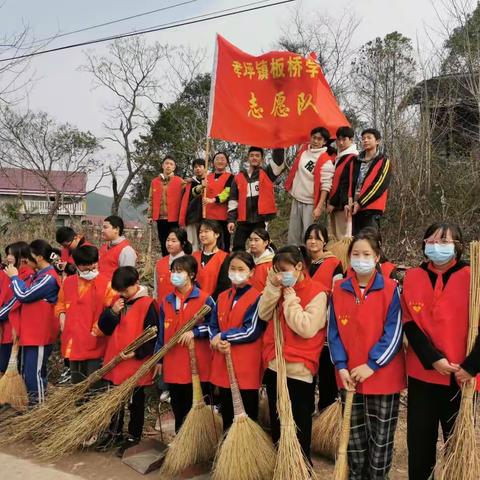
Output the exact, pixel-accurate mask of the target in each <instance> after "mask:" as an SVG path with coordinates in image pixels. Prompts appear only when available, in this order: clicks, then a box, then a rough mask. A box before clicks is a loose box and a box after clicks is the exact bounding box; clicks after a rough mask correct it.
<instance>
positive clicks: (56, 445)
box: [38, 305, 211, 460]
mask: <svg viewBox="0 0 480 480" xmlns="http://www.w3.org/2000/svg"><path fill="white" fill-rule="evenodd" d="M210 310H211V308H210V307H209V306H208V305H204V306H203V307H202V308H201V309H200V310H199V311H198V312H197V313H196V314H195V315H194V316H193V317H192V319H191V320H189V321H188V322H186V323H185V325H183V326H182V327H181V328H180V329H179V330H178V331H177V332H176V333H175V334H174V335H173V336H172V338H171V339H170V340H169V341H168V342H167V343H166V344H165V345H164V346H163V347H162V348H161V349H160V350H159V351H158V352H157V353H155V354H154V355H152V356H151V357H150V358H149V359H148V360H147V361H146V362H145V363H143V364H142V365H141V366H140V368H139V369H138V370H137V371H136V372H135V374H134V375H132V376H131V377H130V378H128V379H127V380H125V381H124V382H123V383H122V384H121V385H118V386H115V387H113V388H111V389H110V390H107V391H106V392H104V393H102V394H100V395H97V396H95V397H94V398H93V399H92V400H91V401H90V402H88V403H85V404H83V405H80V406H77V407H76V408H75V409H73V413H72V416H71V417H72V418H71V420H70V421H69V422H67V423H65V424H63V425H61V426H59V427H58V428H56V429H53V431H52V432H50V434H49V436H48V437H47V438H46V439H45V440H43V441H42V442H40V444H39V445H38V456H39V457H40V458H43V459H46V460H47V459H48V460H52V459H58V458H61V457H63V456H65V455H68V454H69V453H72V452H73V451H75V450H76V449H78V448H80V447H82V445H84V443H85V442H87V441H88V440H90V439H91V438H92V437H93V435H98V436H100V435H101V434H103V433H104V432H106V431H107V430H108V428H109V426H110V423H111V420H112V417H113V415H115V413H117V412H118V410H119V409H120V408H122V407H123V405H124V404H125V403H126V402H127V401H128V399H129V398H130V397H131V396H132V393H133V390H134V389H135V387H136V386H137V383H138V381H139V380H140V379H141V378H142V377H143V376H144V375H146V374H147V373H148V372H149V371H150V370H151V369H152V368H154V367H155V365H156V364H157V363H158V361H159V360H160V359H161V358H163V356H164V355H165V354H166V353H167V352H168V351H169V350H170V349H171V348H172V347H173V346H174V345H176V344H177V343H178V341H179V340H180V337H181V336H182V335H183V334H184V333H185V332H187V331H188V330H190V329H191V328H192V327H193V326H194V325H195V324H196V323H197V322H198V321H199V320H200V319H201V318H202V317H204V316H205V315H206V314H207V313H208V312H209V311H210Z"/></svg>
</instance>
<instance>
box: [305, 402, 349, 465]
mask: <svg viewBox="0 0 480 480" xmlns="http://www.w3.org/2000/svg"><path fill="white" fill-rule="evenodd" d="M341 429H342V402H341V401H340V399H337V401H335V402H334V403H332V404H331V405H329V406H328V407H327V408H325V410H323V412H321V413H320V414H319V415H317V416H316V417H315V418H314V419H313V425H312V451H313V452H315V453H319V454H320V455H322V456H324V457H326V458H328V459H330V460H335V455H336V454H337V451H338V442H339V441H340V431H341Z"/></svg>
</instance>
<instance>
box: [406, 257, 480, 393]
mask: <svg viewBox="0 0 480 480" xmlns="http://www.w3.org/2000/svg"><path fill="white" fill-rule="evenodd" d="M437 281H438V280H437ZM469 291H470V267H469V266H467V265H465V266H464V267H463V268H461V269H459V270H457V271H456V272H453V273H452V274H451V276H450V278H449V279H448V281H447V283H446V285H444V288H443V290H442V291H437V292H436V291H434V288H433V286H432V283H431V281H430V278H429V275H428V273H427V271H425V270H424V269H423V268H420V267H416V268H411V269H409V270H407V273H406V275H405V279H404V281H403V295H402V300H403V302H402V307H403V308H404V311H405V318H406V319H407V321H408V320H410V319H411V320H413V321H414V322H415V323H416V324H417V325H418V326H419V327H420V329H421V330H422V331H423V333H425V335H426V336H427V337H428V338H429V339H430V341H431V342H432V343H433V345H434V347H435V348H436V349H437V350H439V351H440V352H442V353H443V354H444V355H445V358H447V359H448V361H449V362H452V363H458V364H461V363H462V362H463V361H464V360H465V356H466V346H467V336H468V323H469ZM407 373H408V376H410V377H413V378H416V379H417V380H421V381H423V382H428V383H434V384H437V385H450V376H449V375H445V376H444V375H440V374H439V373H438V372H437V371H436V370H425V369H424V368H423V366H422V364H421V362H420V360H419V359H418V357H417V355H416V353H415V352H414V351H413V349H412V348H411V346H410V345H409V346H408V348H407ZM479 379H480V377H477V388H478V387H479V386H480V384H479Z"/></svg>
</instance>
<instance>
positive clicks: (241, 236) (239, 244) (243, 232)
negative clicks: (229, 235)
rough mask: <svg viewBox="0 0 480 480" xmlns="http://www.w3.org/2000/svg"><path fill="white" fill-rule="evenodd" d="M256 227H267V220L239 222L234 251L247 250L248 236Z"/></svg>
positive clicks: (236, 229)
mask: <svg viewBox="0 0 480 480" xmlns="http://www.w3.org/2000/svg"><path fill="white" fill-rule="evenodd" d="M256 228H265V222H256V223H250V222H237V225H236V227H235V234H234V235H233V251H236V250H245V244H246V242H247V240H248V237H250V234H251V233H252V232H253V231H254V230H255V229H256Z"/></svg>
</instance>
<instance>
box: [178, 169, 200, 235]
mask: <svg viewBox="0 0 480 480" xmlns="http://www.w3.org/2000/svg"><path fill="white" fill-rule="evenodd" d="M202 180H203V179H198V178H197V177H192V181H191V182H189V183H187V186H186V187H185V191H184V192H183V196H182V202H181V204H180V213H179V217H178V223H179V224H180V226H181V227H185V226H187V225H192V224H195V223H198V222H200V220H201V219H202V196H201V194H200V195H197V194H196V193H195V192H196V191H197V190H196V188H197V187H199V186H200V185H201V184H202Z"/></svg>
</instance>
